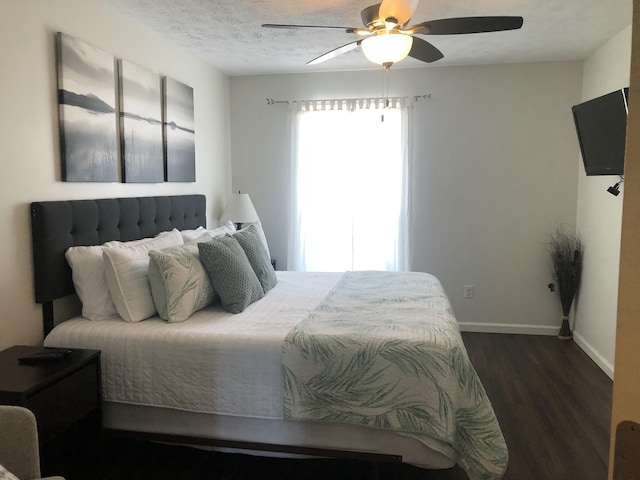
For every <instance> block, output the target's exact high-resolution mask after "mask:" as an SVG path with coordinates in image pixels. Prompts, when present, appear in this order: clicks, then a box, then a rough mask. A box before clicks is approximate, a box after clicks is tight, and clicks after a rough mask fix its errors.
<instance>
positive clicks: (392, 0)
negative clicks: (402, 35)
mask: <svg viewBox="0 0 640 480" xmlns="http://www.w3.org/2000/svg"><path fill="white" fill-rule="evenodd" d="M416 8H418V0H382V3H381V4H380V10H379V17H380V18H381V19H382V20H384V19H386V18H395V19H396V20H397V21H398V25H404V24H405V23H407V22H408V21H409V20H410V19H411V17H412V16H413V14H414V13H415V11H416Z"/></svg>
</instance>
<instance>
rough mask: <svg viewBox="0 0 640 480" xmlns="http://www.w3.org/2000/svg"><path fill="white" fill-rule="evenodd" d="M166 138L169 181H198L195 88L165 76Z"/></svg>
mask: <svg viewBox="0 0 640 480" xmlns="http://www.w3.org/2000/svg"><path fill="white" fill-rule="evenodd" d="M164 99H165V104H164V140H165V155H166V168H167V181H168V182H195V181H196V145H195V130H194V119H193V88H191V87H189V86H188V85H185V84H184V83H180V82H178V81H177V80H173V79H171V78H167V77H165V78H164Z"/></svg>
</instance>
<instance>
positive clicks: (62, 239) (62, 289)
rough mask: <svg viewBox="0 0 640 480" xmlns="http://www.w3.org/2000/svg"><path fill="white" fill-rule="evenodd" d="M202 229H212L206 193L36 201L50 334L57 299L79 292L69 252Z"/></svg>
mask: <svg viewBox="0 0 640 480" xmlns="http://www.w3.org/2000/svg"><path fill="white" fill-rule="evenodd" d="M199 226H203V227H204V226H206V198H205V196H204V195H177V196H165V197H132V198H104V199H97V200H68V201H48V202H34V203H32V204H31V232H32V238H33V270H34V285H35V300H36V302H37V303H41V304H42V314H43V322H44V334H45V335H47V333H49V332H50V331H51V329H52V328H53V301H54V300H55V299H57V298H61V297H64V296H67V295H70V294H72V293H74V291H75V290H74V287H73V281H72V279H71V269H70V268H69V265H68V264H67V261H66V259H65V256H64V254H65V252H66V250H67V248H69V247H72V246H78V245H100V244H102V243H104V242H108V241H110V240H121V241H128V240H138V239H140V238H145V237H153V236H154V235H156V234H157V233H159V232H162V231H166V230H171V229H173V228H177V229H179V230H184V229H194V228H197V227H199Z"/></svg>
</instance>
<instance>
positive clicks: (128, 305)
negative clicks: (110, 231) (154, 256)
mask: <svg viewBox="0 0 640 480" xmlns="http://www.w3.org/2000/svg"><path fill="white" fill-rule="evenodd" d="M183 243H184V242H183V241H182V235H180V232H179V231H178V230H173V231H171V232H168V234H167V235H164V236H161V237H157V238H155V239H153V240H152V241H149V242H145V243H141V244H139V245H136V246H133V247H129V248H119V247H107V248H104V249H103V252H102V255H103V258H104V271H105V276H106V279H107V285H108V286H109V292H110V293H111V298H112V299H113V303H115V305H116V309H117V310H118V313H119V314H120V316H121V317H122V318H123V319H124V320H125V321H127V322H139V321H141V320H144V319H146V318H149V317H151V316H153V315H154V314H155V313H156V307H155V305H154V303H153V297H152V296H151V287H150V285H149V276H148V269H149V251H150V250H161V249H163V248H168V247H175V246H178V245H182V244H183Z"/></svg>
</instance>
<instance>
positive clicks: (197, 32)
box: [104, 0, 632, 75]
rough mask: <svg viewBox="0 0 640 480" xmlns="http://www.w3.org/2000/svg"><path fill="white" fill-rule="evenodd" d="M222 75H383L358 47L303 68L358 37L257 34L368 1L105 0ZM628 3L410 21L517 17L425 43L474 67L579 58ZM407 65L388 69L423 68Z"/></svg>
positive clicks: (479, 11) (627, 15) (551, 5)
mask: <svg viewBox="0 0 640 480" xmlns="http://www.w3.org/2000/svg"><path fill="white" fill-rule="evenodd" d="M104 1H106V2H107V3H110V4H112V5H114V6H115V7H117V8H118V9H119V10H121V11H122V12H123V13H125V14H126V15H129V16H131V17H134V18H136V19H137V20H138V21H139V22H140V23H142V24H145V25H147V26H148V27H150V28H151V29H152V30H155V31H157V32H159V33H160V34H162V35H163V36H164V37H165V38H167V39H169V40H171V41H173V42H175V43H176V44H177V45H180V46H182V47H183V48H185V49H186V50H188V51H190V52H192V53H193V54H195V55H196V56H198V57H200V58H202V59H203V60H205V61H206V62H207V63H209V64H211V65H213V66H214V67H216V68H218V69H219V70H221V71H222V72H224V73H226V74H228V75H258V74H269V73H293V72H317V71H335V70H360V69H368V68H371V69H374V68H380V67H378V66H377V65H374V64H371V63H369V62H368V61H367V60H366V59H365V58H364V56H363V54H362V52H361V51H360V49H359V48H358V49H356V50H353V51H351V52H349V53H346V54H344V55H342V56H340V57H338V58H336V59H333V60H330V61H327V62H325V63H322V64H320V65H314V66H307V65H305V64H306V62H308V61H309V60H311V59H313V58H315V57H317V56H319V55H321V54H323V53H325V52H326V51H329V50H332V49H334V48H336V47H339V46H341V45H344V44H346V43H349V42H352V41H354V40H356V39H357V38H358V37H356V36H355V35H349V34H346V33H344V32H341V31H329V30H322V31H308V30H307V31H300V30H275V29H266V28H262V27H261V24H263V23H293V24H311V25H337V26H345V27H360V26H362V23H361V20H360V11H361V10H362V9H363V8H364V7H367V6H368V5H371V4H372V3H376V2H374V1H372V0H364V1H360V0H325V1H320V0H215V1H214V0H104ZM631 14H632V0H483V1H479V0H457V1H455V2H454V1H452V0H422V1H421V2H420V5H419V6H418V9H417V11H416V13H415V15H414V16H413V20H412V22H410V23H418V22H423V21H426V20H435V19H439V18H450V17H461V16H482V15H519V16H522V17H524V25H523V27H522V29H520V30H514V31H508V32H497V33H482V34H473V35H449V36H430V37H429V36H423V37H422V38H424V39H425V40H428V41H430V42H431V43H433V44H434V45H435V46H436V47H438V48H439V49H440V50H441V51H442V52H443V53H444V58H443V59H442V60H439V61H438V62H436V63H434V64H432V65H437V66H440V65H441V66H444V65H470V64H489V63H519V62H538V61H564V60H580V59H583V58H585V57H587V56H588V55H589V54H591V53H592V52H593V51H594V50H596V49H597V48H599V47H600V46H601V45H603V44H604V43H605V42H606V41H607V40H608V39H610V38H611V37H612V36H614V35H615V34H617V33H618V32H620V31H621V30H622V29H623V28H624V27H626V26H628V25H629V24H631ZM425 65H427V64H424V63H422V62H419V61H417V60H415V59H412V58H407V59H406V60H403V61H402V62H400V63H398V64H397V65H395V66H394V67H393V68H403V67H416V66H425Z"/></svg>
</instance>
